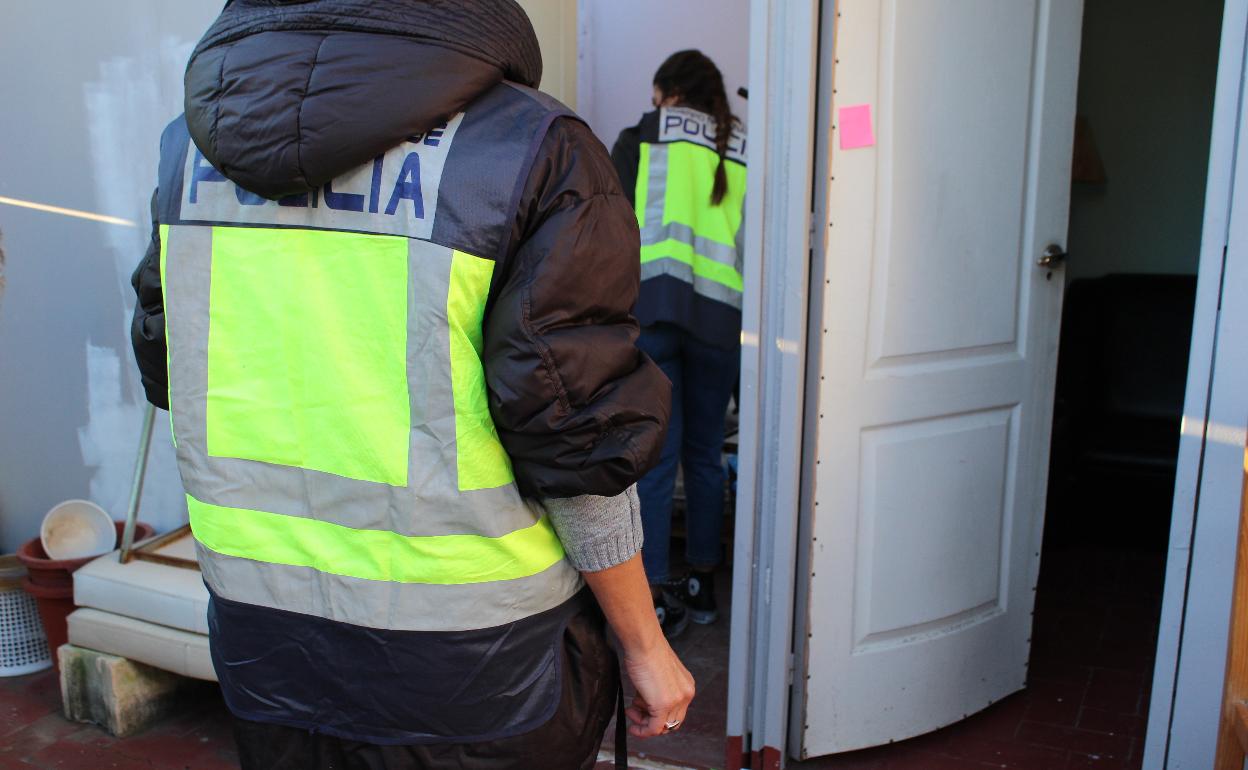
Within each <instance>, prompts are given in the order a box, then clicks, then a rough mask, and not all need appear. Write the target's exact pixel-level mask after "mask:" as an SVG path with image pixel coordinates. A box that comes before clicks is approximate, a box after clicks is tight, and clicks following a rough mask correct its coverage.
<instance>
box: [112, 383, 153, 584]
mask: <svg viewBox="0 0 1248 770" xmlns="http://www.w3.org/2000/svg"><path fill="white" fill-rule="evenodd" d="M155 418H156V407H154V406H152V405H151V404H150V403H148V404H147V405H146V409H144V410H143V429H142V431H140V432H139V456H138V457H136V458H135V460H134V478H133V479H132V480H131V482H130V503H129V504H128V505H127V506H126V528H125V529H124V530H123V531H122V533H121V563H122V564H125V563H126V562H128V561H130V549H131V548H133V547H134V525H135V522H136V521H137V520H138V518H139V500H141V499H142V497H143V477H144V476H146V475H147V451H148V449H149V448H150V447H151V445H152V423H153V422H154V421H155Z"/></svg>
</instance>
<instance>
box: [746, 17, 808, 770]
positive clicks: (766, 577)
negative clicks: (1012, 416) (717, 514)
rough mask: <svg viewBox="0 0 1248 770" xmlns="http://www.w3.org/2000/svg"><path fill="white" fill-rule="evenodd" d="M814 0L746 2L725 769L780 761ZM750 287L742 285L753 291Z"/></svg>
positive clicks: (800, 377)
mask: <svg viewBox="0 0 1248 770" xmlns="http://www.w3.org/2000/svg"><path fill="white" fill-rule="evenodd" d="M819 6H820V2H819V0H752V1H751V3H750V86H749V89H750V99H749V121H748V125H749V130H750V137H749V148H748V161H749V169H750V173H749V181H748V182H747V187H746V196H745V200H746V211H745V223H744V227H745V286H746V291H745V302H744V308H743V311H742V334H741V339H742V346H741V416H740V455H739V456H740V473H739V475H738V479H737V511H736V532H735V535H734V551H733V559H734V561H733V563H734V570H733V580H732V629H731V632H732V642H731V646H730V649H729V659H728V660H729V662H728V724H727V734H728V746H729V748H728V756H727V758H726V767H727V768H728V770H734V769H735V768H740V767H741V760H742V754H743V753H746V754H750V755H752V757H753V761H752V762H751V766H752V767H754V768H760V767H765V768H769V769H777V768H779V767H781V766H782V764H783V762H784V753H785V739H786V736H787V733H788V709H789V684H790V681H791V677H792V673H793V653H792V648H793V595H794V583H795V580H796V575H797V573H796V570H795V569H794V563H795V559H796V555H797V550H798V548H797V541H798V509H799V505H800V500H801V498H802V497H803V492H804V490H803V489H802V486H801V466H802V463H801V458H802V434H803V424H804V411H803V395H804V391H805V376H806V324H807V296H808V294H809V291H808V286H807V284H808V282H809V278H810V248H811V210H812V207H811V185H812V177H813V174H814V147H815V106H816V97H815V74H816V54H817V50H818V44H819V34H818V33H819ZM751 287H753V288H751Z"/></svg>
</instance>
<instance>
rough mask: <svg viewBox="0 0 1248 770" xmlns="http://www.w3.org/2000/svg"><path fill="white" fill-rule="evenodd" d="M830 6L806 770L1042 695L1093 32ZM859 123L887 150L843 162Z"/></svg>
mask: <svg viewBox="0 0 1248 770" xmlns="http://www.w3.org/2000/svg"><path fill="white" fill-rule="evenodd" d="M835 5H836V13H837V19H836V24H837V29H836V41H835V45H836V48H835V65H834V71H833V83H832V88H833V89H834V91H833V94H834V95H833V97H832V109H833V113H832V116H833V117H832V123H833V125H834V128H833V132H832V134H831V137H830V141H831V147H832V149H831V153H830V166H831V168H830V172H829V176H828V178H827V179H826V180H825V181H827V183H828V184H829V188H828V194H827V200H828V212H827V221H828V224H829V226H828V228H827V230H826V232H825V233H824V234H823V237H824V238H826V243H825V247H824V249H825V251H824V253H825V265H826V275H822V276H819V278H823V279H824V281H822V283H823V285H822V286H821V287H820V288H822V295H823V296H822V298H821V301H820V305H819V308H818V309H817V311H816V312H817V313H819V315H816V316H814V318H815V319H816V322H817V319H819V318H821V319H822V323H820V324H818V326H817V327H816V326H814V325H813V324H812V330H811V338H812V339H818V340H819V342H817V343H814V345H813V347H815V348H817V349H818V351H819V352H820V353H821V361H820V364H819V366H820V369H819V374H820V375H821V376H820V378H819V380H818V381H817V382H816V383H815V385H816V386H817V387H816V388H815V389H814V391H813V392H812V393H811V394H810V395H809V396H808V399H809V398H814V399H817V401H814V402H813V403H812V404H811V406H812V407H813V408H812V409H811V412H812V418H814V420H815V422H814V424H815V427H816V430H817V435H816V450H815V457H814V458H813V461H815V462H817V465H816V466H815V468H814V471H813V479H814V488H813V499H814V504H813V507H812V508H811V510H810V512H809V513H810V521H811V525H810V526H811V535H812V540H811V544H810V548H811V551H810V554H809V559H808V561H807V562H806V563H807V564H808V566H809V573H810V574H809V581H810V582H809V586H808V590H807V591H806V594H805V599H806V602H805V607H804V609H805V611H806V613H807V615H806V617H807V624H806V627H805V628H804V629H802V628H801V627H800V626H799V633H798V637H799V639H801V640H802V643H803V644H802V646H801V648H800V653H801V654H804V661H802V660H799V661H798V664H797V665H798V672H799V674H800V672H801V671H802V666H803V663H804V667H805V673H806V674H807V676H806V677H802V676H800V675H799V676H798V677H796V679H797V682H798V688H797V694H796V696H795V697H796V699H797V700H796V703H795V708H796V710H795V712H794V718H795V720H796V722H795V727H794V732H795V734H796V735H800V745H801V747H802V755H803V756H810V755H818V754H827V753H832V752H840V751H848V750H851V749H857V748H862V747H866V746H873V745H877V744H883V743H887V742H889V741H893V740H900V739H903V738H907V737H910V736H914V735H918V734H920V733H924V732H928V731H930V730H933V729H936V728H939V727H942V726H944V725H947V724H950V723H952V722H956V721H958V720H960V719H962V718H964V717H966V716H967V715H969V714H972V713H974V712H976V711H979V710H980V709H983V708H985V707H986V706H988V705H989V704H991V703H992V702H994V701H996V700H998V699H1000V698H1002V697H1003V696H1005V695H1007V694H1009V693H1011V692H1014V691H1016V690H1018V689H1020V688H1022V687H1023V686H1024V682H1025V680H1026V677H1027V659H1028V651H1029V637H1030V635H1031V610H1032V603H1033V589H1034V586H1035V582H1036V576H1037V572H1038V568H1039V555H1040V554H1039V550H1040V540H1041V527H1042V524H1043V512H1044V498H1045V482H1046V475H1047V466H1048V446H1049V427H1050V421H1051V418H1052V406H1053V384H1054V372H1055V368H1056V360H1057V339H1058V324H1059V315H1060V309H1061V299H1062V284H1063V276H1062V273H1061V270H1060V268H1059V269H1056V270H1049V269H1044V268H1042V267H1040V266H1038V264H1037V260H1038V259H1039V258H1040V257H1041V255H1042V254H1043V253H1044V252H1045V249H1046V247H1048V246H1050V245H1051V244H1055V245H1057V246H1059V247H1061V246H1064V244H1065V239H1066V221H1067V212H1068V208H1069V203H1070V165H1071V149H1072V142H1073V138H1072V137H1073V126H1074V112H1075V90H1076V75H1077V69H1078V60H1079V33H1080V22H1081V18H1082V2H1081V0H839V2H836V4H835ZM858 105H870V108H871V112H872V115H871V117H872V122H873V131H874V135H875V140H876V143H875V144H874V145H872V146H867V147H862V148H858V149H842V147H841V136H839V134H838V132H841V129H842V126H841V125H840V123H841V120H842V114H843V113H842V112H841V110H842V109H843V108H845V107H854V106H858ZM859 114H861V113H859ZM846 138H849V139H852V138H853V137H846ZM814 282H815V284H816V285H818V284H819V283H820V281H819V280H818V278H816V280H815V281H814ZM802 609H803V608H801V607H799V611H801V610H802ZM803 631H804V633H802V632H803ZM802 637H804V639H802Z"/></svg>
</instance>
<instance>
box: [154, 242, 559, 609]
mask: <svg viewBox="0 0 1248 770" xmlns="http://www.w3.org/2000/svg"><path fill="white" fill-rule="evenodd" d="M212 234H213V228H211V227H206V226H195V225H175V226H172V227H170V228H169V229H168V231H167V238H166V243H165V253H166V263H167V265H168V266H169V267H168V269H167V270H166V286H165V293H166V317H167V319H168V321H169V323H168V334H169V345H170V350H171V352H172V355H171V356H170V367H171V370H170V395H171V405H172V407H173V409H172V413H173V430H174V434H175V436H176V439H177V455H178V466H179V469H180V471H181V473H182V481H183V485H184V486H185V488H186V491H187V493H188V494H190V495H191V496H192V497H194V498H195V499H197V500H200V501H202V502H205V503H209V504H212V505H218V506H225V507H229V508H243V509H252V510H263V511H267V512H269V513H276V514H283V515H287V516H297V517H303V518H312V519H317V520H320V521H327V522H331V523H334V524H339V525H342V526H346V527H351V528H353V529H362V530H384V531H390V532H396V533H398V534H401V535H408V536H428V535H449V534H475V535H484V536H487V537H499V536H501V535H505V534H507V533H509V532H513V531H516V530H520V529H523V528H526V527H530V526H532V525H533V524H534V523H535V522H536V521H538V519H539V518H540V517H541V516H542V515H543V513H544V512H543V511H542V509H541V508H540V506H538V505H537V504H535V503H532V502H530V501H527V500H525V499H523V498H522V497H521V496H520V494H519V491H518V490H517V488H516V486H515V485H514V484H509V485H506V486H502V487H498V488H494V489H481V490H470V491H460V489H459V482H458V470H457V460H456V433H455V405H454V400H453V395H452V392H451V381H450V372H451V362H450V349H449V331H448V329H447V321H446V302H447V295H448V291H449V277H450V269H451V258H452V251H451V250H450V249H448V248H446V247H443V246H439V245H436V244H432V243H429V242H426V241H421V240H416V239H409V240H408V241H407V244H408V269H409V275H412V276H418V279H414V280H409V281H408V303H407V306H408V321H407V323H408V333H407V339H408V352H407V378H408V384H409V387H408V393H409V407H410V414H411V431H410V432H409V453H408V476H407V478H408V483H407V486H405V487H396V486H391V485H388V484H383V483H377V482H371V481H363V480H358V479H351V478H345V477H343V476H338V475H335V474H332V473H326V472H322V471H317V470H311V469H306V468H298V467H291V466H285V465H277V464H272V463H266V462H260V461H253V460H242V459H234V458H227V457H212V456H209V455H208V453H207V446H208V442H207V395H208V369H207V365H208V336H209V318H210V316H209V297H210V284H211V276H212ZM257 333H263V330H257ZM200 558H201V566H202V568H203V571H204V576H205V579H206V580H207V581H208V584H209V585H210V586H211V587H212V588H213V590H214V591H216V592H217V593H218V594H220V595H221V596H224V597H226V598H229V599H234V600H236V601H240V602H245V603H248V604H259V605H262V606H269V607H275V608H279V609H285V610H291V611H295V612H302V613H305V614H309V615H315V616H318V617H325V618H328V619H331V620H338V621H342V622H348V623H353V624H357V625H366V626H370V627H375V628H392V629H399V630H463V629H469V628H484V627H490V626H494V625H500V624H502V623H507V622H511V621H514V620H519V619H521V618H524V617H528V616H529V615H532V614H534V613H536V612H540V611H542V610H545V609H549V608H551V607H554V606H556V605H558V604H559V603H560V602H562V601H565V600H567V599H568V598H569V597H571V596H572V595H573V594H574V593H575V592H576V590H578V589H579V587H580V576H579V574H578V573H577V572H576V571H575V570H573V569H572V567H571V566H570V565H569V564H568V563H567V561H566V560H562V561H559V562H557V563H556V564H555V565H554V566H552V567H550V568H548V569H547V570H545V571H543V572H541V573H538V574H536V575H531V576H528V577H525V578H520V579H516V580H506V581H496V582H487V583H475V584H465V585H431V584H424V583H397V582H383V581H372V580H363V579H358V578H348V577H341V576H337V575H330V574H327V573H322V572H318V571H316V570H313V569H310V568H307V567H296V566H289V565H282V564H268V563H262V562H257V561H251V560H248V559H240V558H235V557H232V556H226V555H223V554H219V553H216V552H213V551H211V550H209V549H207V548H204V547H202V546H201V547H200Z"/></svg>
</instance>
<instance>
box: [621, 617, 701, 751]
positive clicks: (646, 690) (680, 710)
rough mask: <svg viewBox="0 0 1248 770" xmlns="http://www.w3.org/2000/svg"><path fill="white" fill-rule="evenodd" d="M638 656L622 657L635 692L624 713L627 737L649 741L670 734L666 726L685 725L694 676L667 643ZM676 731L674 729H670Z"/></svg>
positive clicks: (626, 653)
mask: <svg viewBox="0 0 1248 770" xmlns="http://www.w3.org/2000/svg"><path fill="white" fill-rule="evenodd" d="M659 639H660V642H661V643H658V644H655V645H654V649H653V650H651V651H649V652H646V653H643V654H638V655H630V654H629V653H628V652H627V651H625V653H624V671H625V672H626V673H627V674H628V678H629V680H630V681H632V683H633V687H634V688H636V690H637V695H636V696H634V697H633V705H631V706H629V707H628V708H627V709H625V711H624V713H625V714H627V715H628V721H629V722H631V723H632V724H630V725H629V726H628V733H629V735H633V736H635V737H637V738H651V737H653V736H655V735H662V734H664V733H666V732H670V731H669V730H668V728H667V725H669V724H672V723H677V724H679V723H681V722H684V721H685V712H687V711H688V709H689V702H690V701H692V700H693V696H694V692H695V688H694V683H693V675H692V674H690V673H689V669H687V668H685V665H684V664H683V663H681V662H680V658H678V657H676V653H675V652H674V651H673V650H672V647H671V645H670V644H668V643H667V640H666V639H663V638H662V637H659ZM673 729H676V728H673Z"/></svg>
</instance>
